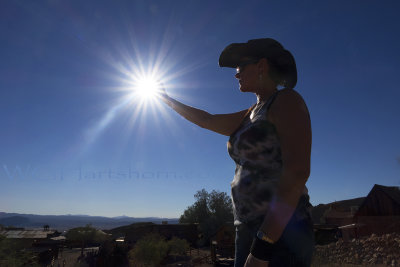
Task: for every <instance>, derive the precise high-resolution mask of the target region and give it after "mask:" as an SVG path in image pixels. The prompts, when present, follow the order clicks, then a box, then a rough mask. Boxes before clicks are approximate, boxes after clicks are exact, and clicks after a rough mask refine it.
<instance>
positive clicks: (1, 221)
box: [0, 212, 179, 231]
mask: <svg viewBox="0 0 400 267" xmlns="http://www.w3.org/2000/svg"><path fill="white" fill-rule="evenodd" d="M163 221H167V222H168V223H170V224H175V223H179V219H178V218H159V217H144V218H136V217H128V216H118V217H102V216H89V215H69V214H68V215H36V214H19V213H6V212H0V225H3V226H13V227H21V228H25V229H37V228H43V226H44V225H49V226H50V229H55V230H58V231H65V230H68V229H70V228H74V227H79V226H85V225H87V224H91V225H92V226H93V227H95V228H98V229H104V230H106V229H112V228H115V227H119V226H124V225H128V224H132V223H137V222H152V223H156V224H161V223H162V222H163Z"/></svg>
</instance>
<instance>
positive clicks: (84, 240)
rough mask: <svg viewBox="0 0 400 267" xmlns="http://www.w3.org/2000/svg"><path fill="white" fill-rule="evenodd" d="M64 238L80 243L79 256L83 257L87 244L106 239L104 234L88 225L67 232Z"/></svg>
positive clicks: (106, 236)
mask: <svg viewBox="0 0 400 267" xmlns="http://www.w3.org/2000/svg"><path fill="white" fill-rule="evenodd" d="M65 237H66V238H67V240H69V241H79V242H80V243H81V247H82V250H81V255H83V249H84V248H85V246H86V244H88V243H89V242H102V241H105V240H107V239H108V235H107V234H106V233H104V232H103V231H100V230H97V229H96V228H94V227H92V226H91V225H90V224H87V225H86V226H85V227H76V228H72V229H70V230H68V232H67V233H66V234H65Z"/></svg>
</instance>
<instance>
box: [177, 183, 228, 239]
mask: <svg viewBox="0 0 400 267" xmlns="http://www.w3.org/2000/svg"><path fill="white" fill-rule="evenodd" d="M194 197H195V198H196V201H195V203H194V204H193V205H191V206H189V207H187V209H186V210H185V211H184V212H183V214H182V215H181V217H180V219H179V222H180V223H198V224H199V230H200V232H201V233H202V234H203V237H202V238H201V240H200V244H201V245H204V244H206V243H207V242H208V241H209V239H210V237H211V235H212V234H214V233H215V232H216V231H217V230H218V228H219V227H221V226H222V225H223V224H225V223H227V222H233V213H232V202H231V199H230V197H229V196H228V195H227V194H226V193H225V192H219V191H215V190H213V191H211V193H208V192H207V191H206V190H205V189H202V190H199V191H197V193H196V194H195V195H194Z"/></svg>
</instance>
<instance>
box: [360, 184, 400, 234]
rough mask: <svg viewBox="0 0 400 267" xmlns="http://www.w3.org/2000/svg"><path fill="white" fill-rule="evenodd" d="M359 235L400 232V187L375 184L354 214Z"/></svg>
mask: <svg viewBox="0 0 400 267" xmlns="http://www.w3.org/2000/svg"><path fill="white" fill-rule="evenodd" d="M353 222H354V224H355V226H356V227H355V234H356V236H357V237H360V236H366V235H370V234H372V233H374V234H377V235H379V234H386V233H393V232H398V233H400V189H399V187H396V186H383V185H377V184H375V185H374V187H373V188H372V189H371V191H370V192H369V194H368V196H367V197H366V199H365V200H364V202H363V203H362V204H361V206H360V208H359V209H358V211H357V212H356V213H355V215H354V220H353Z"/></svg>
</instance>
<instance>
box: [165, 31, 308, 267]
mask: <svg viewBox="0 0 400 267" xmlns="http://www.w3.org/2000/svg"><path fill="white" fill-rule="evenodd" d="M219 65H220V66H221V67H231V68H236V70H237V73H236V75H235V77H236V79H238V80H239V85H240V90H241V91H242V92H252V93H254V94H255V95H256V96H257V103H256V104H255V105H253V106H252V107H251V108H249V109H248V110H242V111H239V112H236V113H232V114H221V115H214V114H209V113H207V112H205V111H203V110H199V109H196V108H193V107H189V106H187V105H184V104H182V103H180V102H178V101H177V100H175V99H172V98H171V97H169V96H168V95H167V94H166V93H165V91H163V93H162V95H161V97H162V99H163V101H164V102H165V103H166V104H168V105H169V106H170V107H172V108H173V109H174V110H175V111H176V112H178V113H179V114H180V115H182V116H183V117H185V118H186V119H188V120H189V121H191V122H193V123H195V124H197V125H199V126H200V127H203V128H206V129H209V130H211V131H214V132H217V133H220V134H223V135H227V136H229V137H230V138H229V142H228V152H229V154H230V156H231V157H232V159H233V160H234V161H235V163H236V170H235V177H234V179H233V181H232V183H231V186H232V203H233V211H234V219H235V222H234V225H235V226H236V241H235V266H236V267H239V266H240V267H241V266H246V267H253V266H254V267H255V266H310V264H311V257H312V252H313V248H314V234H313V229H312V221H311V216H310V212H309V211H310V210H309V209H310V207H311V204H310V203H309V196H308V191H307V188H306V186H305V183H306V181H307V179H308V177H309V173H310V154H311V123H310V118H309V113H308V110H307V106H306V105H305V103H304V101H303V99H302V97H301V96H300V95H299V94H298V93H297V92H296V91H294V90H293V88H294V87H295V85H296V82H297V70H296V64H295V61H294V58H293V56H292V55H291V53H290V52H289V51H287V50H286V49H284V48H283V46H282V45H281V44H280V43H278V42H277V41H275V40H273V39H270V38H264V39H254V40H249V41H248V42H247V43H234V44H230V45H229V46H227V47H226V48H225V49H224V50H223V51H222V53H221V55H220V58H219ZM279 86H283V87H284V89H280V90H278V87H279Z"/></svg>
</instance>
